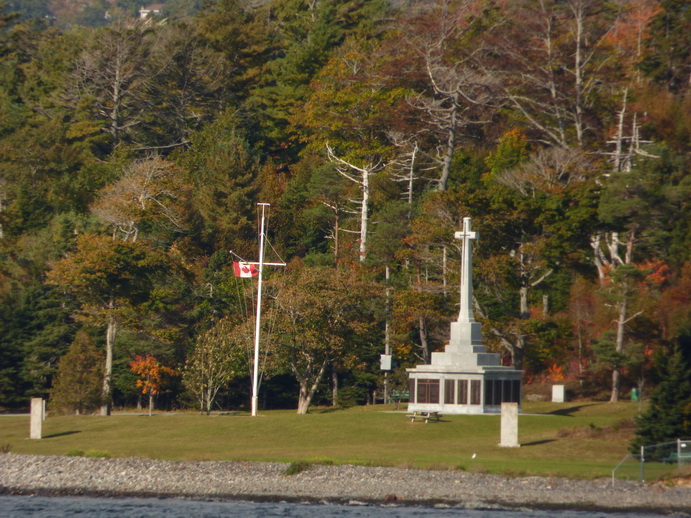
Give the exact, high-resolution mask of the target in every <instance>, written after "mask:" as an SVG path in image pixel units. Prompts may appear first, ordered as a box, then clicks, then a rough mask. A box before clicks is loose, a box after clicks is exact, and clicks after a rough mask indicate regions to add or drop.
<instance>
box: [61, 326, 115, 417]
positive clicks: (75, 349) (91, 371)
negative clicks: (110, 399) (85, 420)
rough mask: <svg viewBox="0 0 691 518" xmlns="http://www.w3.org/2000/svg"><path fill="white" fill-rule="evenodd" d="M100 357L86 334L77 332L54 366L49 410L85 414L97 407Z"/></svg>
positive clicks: (99, 401)
mask: <svg viewBox="0 0 691 518" xmlns="http://www.w3.org/2000/svg"><path fill="white" fill-rule="evenodd" d="M103 361H104V359H103V356H102V355H101V354H100V353H99V352H98V350H97V349H96V347H95V346H94V344H93V342H92V339H91V337H90V336H89V335H88V334H87V333H86V331H83V330H82V331H79V332H78V333H77V335H76V336H75V339H74V342H72V345H71V346H70V348H69V350H68V351H67V354H65V356H63V357H62V358H61V359H60V362H59V363H58V369H57V374H56V376H55V381H54V382H53V388H52V389H51V391H50V407H51V409H52V410H54V411H56V412H57V413H58V414H67V413H76V414H88V413H91V412H94V411H95V410H96V409H97V408H98V407H99V406H100V405H101V388H102V384H103Z"/></svg>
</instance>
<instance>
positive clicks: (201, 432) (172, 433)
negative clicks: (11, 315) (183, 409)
mask: <svg viewBox="0 0 691 518" xmlns="http://www.w3.org/2000/svg"><path fill="white" fill-rule="evenodd" d="M392 410H393V407H392V406H390V405H375V406H368V407H356V408H350V409H347V410H332V409H314V410H313V411H312V412H311V413H309V414H307V415H296V414H295V412H294V411H282V410H275V411H266V412H263V413H261V415H260V416H259V417H255V418H252V417H249V416H247V415H242V414H234V415H228V414H225V415H211V416H204V415H199V414H196V413H176V414H165V413H159V414H155V415H154V416H152V417H149V416H148V415H118V414H114V415H113V416H110V417H102V416H64V417H53V416H49V417H48V418H47V419H46V421H45V422H44V425H43V439H41V440H30V439H28V436H29V418H28V416H27V417H8V416H3V417H0V447H2V448H3V449H5V450H7V449H10V451H12V452H13V453H31V454H41V455H65V454H68V453H70V452H75V451H81V452H84V453H85V454H87V455H99V454H100V455H105V454H107V455H109V456H112V457H149V458H154V459H167V460H260V461H282V462H293V461H308V462H325V463H334V464H344V463H352V464H364V465H380V466H394V467H422V468H434V469H462V470H468V471H473V472H490V473H502V474H513V475H559V476H570V477H584V478H591V477H603V476H610V475H611V471H612V468H613V467H614V466H615V465H616V464H617V463H618V462H619V461H620V460H621V459H622V458H624V456H625V455H626V454H627V453H628V444H629V441H630V438H631V436H632V426H633V418H634V417H635V415H636V414H637V412H638V405H637V404H632V403H629V402H620V403H617V404H610V403H601V402H578V403H561V404H558V403H525V404H524V405H523V415H521V416H520V417H519V432H518V433H519V442H520V443H521V447H520V448H500V447H499V446H498V443H499V439H500V437H499V434H500V418H499V416H444V418H443V419H442V421H441V422H438V423H428V424H425V423H423V422H416V423H411V422H410V421H409V420H408V419H407V418H406V416H405V413H400V412H398V413H395V412H392ZM473 455H475V458H473Z"/></svg>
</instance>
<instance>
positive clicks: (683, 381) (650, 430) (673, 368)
mask: <svg viewBox="0 0 691 518" xmlns="http://www.w3.org/2000/svg"><path fill="white" fill-rule="evenodd" d="M636 424H637V429H636V438H635V439H634V440H633V442H632V443H631V451H633V452H638V451H639V449H640V447H641V446H647V445H652V444H658V443H662V442H667V441H672V440H675V439H684V438H689V437H691V333H689V332H688V331H687V334H686V336H685V337H682V338H680V340H679V343H678V345H677V346H676V347H675V351H674V354H673V355H671V356H670V357H669V358H668V359H667V361H666V365H664V366H663V381H662V382H661V383H660V384H659V385H658V386H657V388H656V389H655V390H654V391H653V393H652V394H651V396H650V407H649V408H648V410H647V411H646V412H645V413H644V414H643V415H641V416H640V417H639V418H638V420H637V423H636Z"/></svg>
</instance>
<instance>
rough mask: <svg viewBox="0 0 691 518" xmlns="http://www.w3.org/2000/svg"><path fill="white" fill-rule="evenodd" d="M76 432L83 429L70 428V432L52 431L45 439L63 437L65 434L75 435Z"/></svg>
mask: <svg viewBox="0 0 691 518" xmlns="http://www.w3.org/2000/svg"><path fill="white" fill-rule="evenodd" d="M75 433H82V432H81V430H70V431H69V432H60V433H51V434H50V435H44V436H43V438H44V439H52V438H54V437H62V436H63V435H74V434H75Z"/></svg>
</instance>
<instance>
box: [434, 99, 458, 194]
mask: <svg viewBox="0 0 691 518" xmlns="http://www.w3.org/2000/svg"><path fill="white" fill-rule="evenodd" d="M457 112H458V105H457V104H456V102H455V101H454V105H453V108H452V109H451V120H450V121H449V128H448V132H447V138H446V150H445V152H444V161H443V164H442V169H441V176H440V177H439V181H438V182H437V191H445V190H446V184H447V183H448V182H449V175H450V174H451V163H452V162H453V153H454V151H455V149H456V133H457V129H456V118H457Z"/></svg>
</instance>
